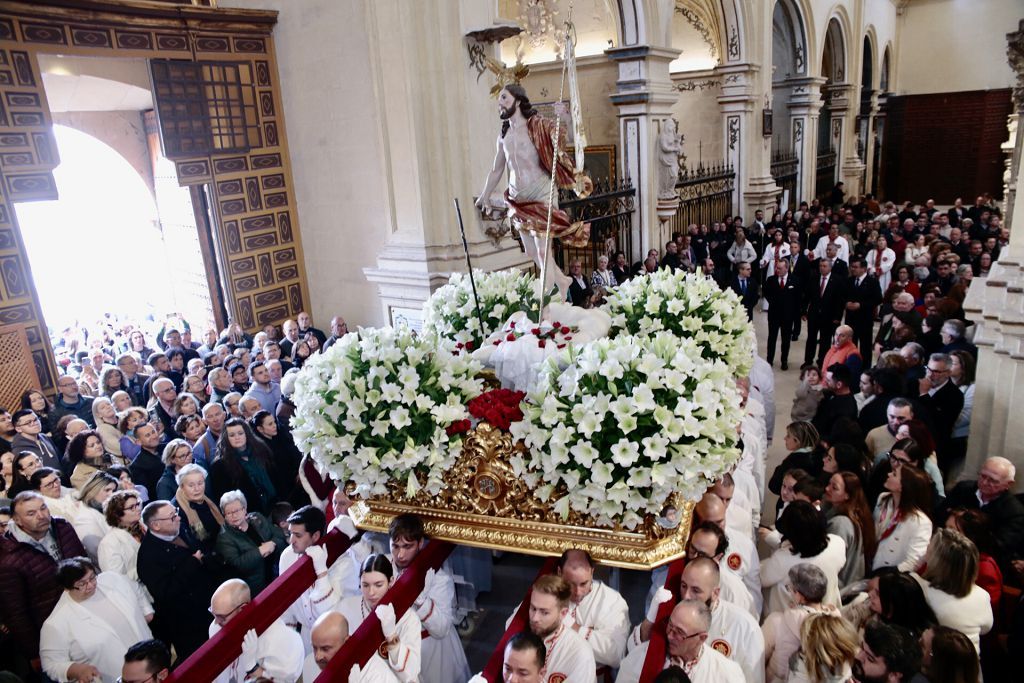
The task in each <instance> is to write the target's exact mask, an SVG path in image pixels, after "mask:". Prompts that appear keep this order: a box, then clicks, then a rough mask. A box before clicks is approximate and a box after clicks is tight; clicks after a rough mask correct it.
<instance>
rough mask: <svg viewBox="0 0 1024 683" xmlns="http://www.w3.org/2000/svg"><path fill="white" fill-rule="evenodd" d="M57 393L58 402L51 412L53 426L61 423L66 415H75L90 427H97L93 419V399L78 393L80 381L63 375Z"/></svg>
mask: <svg viewBox="0 0 1024 683" xmlns="http://www.w3.org/2000/svg"><path fill="white" fill-rule="evenodd" d="M57 391H58V392H59V393H58V394H57V400H56V401H54V403H53V410H51V411H50V420H51V423H52V424H57V423H58V422H60V419H61V418H62V417H64V416H65V415H74V416H75V417H78V418H81V419H83V420H85V421H86V422H88V423H89V426H90V427H93V428H95V427H96V421H95V420H94V419H93V417H92V399H91V398H89V397H88V396H82V395H81V394H79V393H78V380H76V379H75V378H74V377H72V376H71V375H61V376H60V377H58V378H57Z"/></svg>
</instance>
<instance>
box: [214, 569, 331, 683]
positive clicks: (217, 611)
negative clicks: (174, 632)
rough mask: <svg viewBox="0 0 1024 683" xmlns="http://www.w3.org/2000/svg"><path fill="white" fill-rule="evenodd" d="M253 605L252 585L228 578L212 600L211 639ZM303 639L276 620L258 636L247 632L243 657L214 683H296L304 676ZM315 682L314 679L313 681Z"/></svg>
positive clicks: (232, 664)
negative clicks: (260, 682) (255, 682)
mask: <svg viewBox="0 0 1024 683" xmlns="http://www.w3.org/2000/svg"><path fill="white" fill-rule="evenodd" d="M250 602H252V594H251V592H250V591H249V585H248V584H247V583H246V582H245V581H242V580H241V579H229V580H227V581H225V582H224V583H222V584H221V585H220V587H219V588H217V590H215V591H214V592H213V597H211V598H210V614H212V615H213V622H212V623H211V624H210V637H211V638H212V637H213V636H214V634H216V633H217V632H218V631H220V630H221V629H222V628H224V626H225V625H227V624H228V623H230V622H231V620H233V619H236V618H237V617H238V615H239V614H241V613H243V612H244V611H245V608H246V606H247V605H248V604H249V603H250ZM303 654H304V653H303V649H302V638H300V637H299V634H298V633H296V632H295V631H294V630H292V629H290V628H288V627H287V626H285V625H284V623H283V622H282V621H281V620H280V619H275V620H274V622H273V623H272V624H270V626H268V627H267V629H266V630H265V631H264V632H263V633H261V634H259V635H258V636H257V635H256V631H255V629H249V630H248V631H246V633H245V636H244V637H243V638H242V654H241V655H240V656H239V657H238V659H236V660H235V661H233V662H231V663H230V664H228V667H227V668H226V669H224V671H222V672H221V674H220V675H219V676H217V678H215V679H214V683H234V682H235V681H242V680H250V679H256V678H269V679H270V680H273V681H282V682H283V683H295V681H297V680H299V676H301V675H302V658H303ZM310 680H312V679H310Z"/></svg>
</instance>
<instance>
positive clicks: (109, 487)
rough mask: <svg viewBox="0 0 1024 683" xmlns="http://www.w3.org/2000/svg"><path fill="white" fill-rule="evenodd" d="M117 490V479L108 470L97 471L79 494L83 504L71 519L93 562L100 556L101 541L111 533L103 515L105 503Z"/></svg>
mask: <svg viewBox="0 0 1024 683" xmlns="http://www.w3.org/2000/svg"><path fill="white" fill-rule="evenodd" d="M115 491H117V479H114V478H113V477H112V476H110V475H109V474H107V473H106V472H96V473H95V474H93V475H92V477H91V478H90V479H89V481H87V482H85V486H83V487H82V491H81V492H80V493H79V494H78V500H79V501H80V502H81V503H82V504H81V505H79V506H78V509H77V510H76V511H75V516H74V517H73V518H72V519H71V520H69V521H70V522H71V524H72V526H74V527H75V532H76V533H77V534H78V537H79V538H80V539H82V546H83V547H84V548H85V551H86V552H87V553H89V557H90V559H92V561H93V562H97V560H98V558H99V548H100V541H102V540H103V537H104V536H106V535H107V534H108V533H110V525H109V524H107V519H106V517H104V516H103V505H104V503H106V502H107V499H108V498H110V496H112V495H114V492H115Z"/></svg>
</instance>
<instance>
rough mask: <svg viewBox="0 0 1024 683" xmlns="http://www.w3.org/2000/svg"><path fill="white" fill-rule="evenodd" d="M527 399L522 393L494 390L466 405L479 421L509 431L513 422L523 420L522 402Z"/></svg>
mask: <svg viewBox="0 0 1024 683" xmlns="http://www.w3.org/2000/svg"><path fill="white" fill-rule="evenodd" d="M525 397H526V394H525V393H524V392H522V391H512V390H511V389H493V390H491V391H487V392H484V393H483V394H480V395H479V396H477V397H476V398H474V399H473V400H472V401H470V402H469V403H467V404H466V407H467V408H469V414H470V415H472V416H473V417H475V418H477V419H478V420H485V421H487V422H490V423H491V424H492V425H493V426H495V427H497V428H498V429H504V430H507V429H508V428H509V427H510V426H511V425H512V423H513V422H519V421H520V420H522V419H523V411H522V409H521V408H520V407H519V404H520V402H522V400H523V399H524V398H525Z"/></svg>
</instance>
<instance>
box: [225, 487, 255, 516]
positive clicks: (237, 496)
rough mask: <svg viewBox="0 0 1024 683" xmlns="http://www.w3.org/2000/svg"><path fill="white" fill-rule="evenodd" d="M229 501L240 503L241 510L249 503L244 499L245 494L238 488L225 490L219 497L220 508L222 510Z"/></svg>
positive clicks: (247, 506) (247, 507) (245, 508)
mask: <svg viewBox="0 0 1024 683" xmlns="http://www.w3.org/2000/svg"><path fill="white" fill-rule="evenodd" d="M229 503H241V504H242V509H243V510H248V509H249V503H248V502H247V501H246V500H245V494H244V493H242V492H241V491H239V490H238V489H235V490H234V491H227V492H226V493H225V494H224V495H223V496H221V497H220V509H221V510H222V511H223V510H224V508H226V507H227V506H228V504H229Z"/></svg>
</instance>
